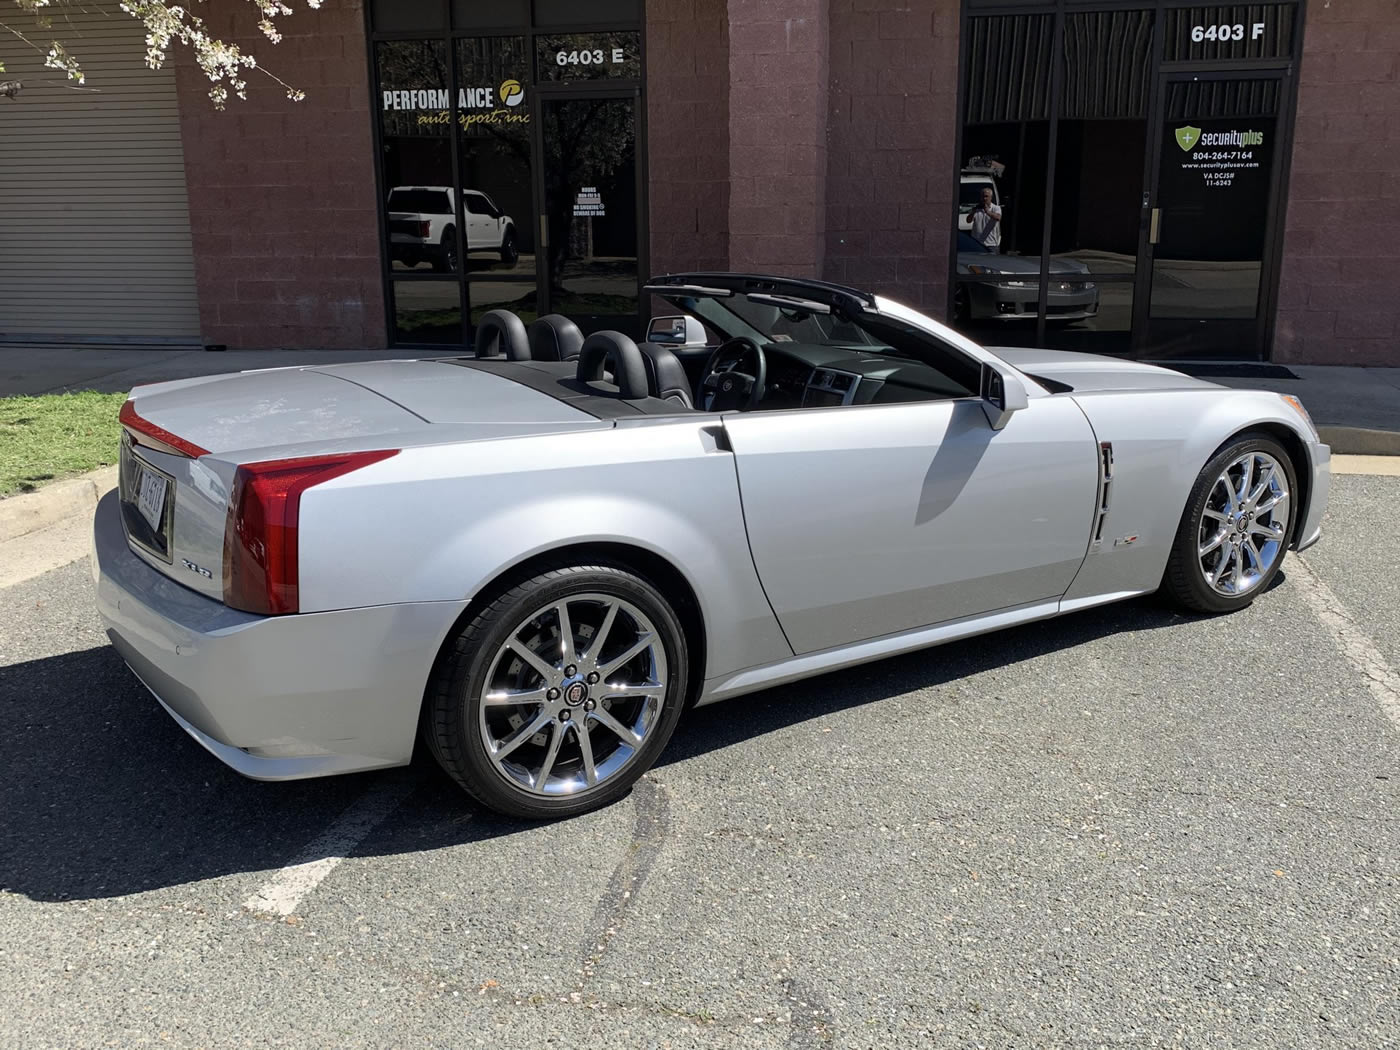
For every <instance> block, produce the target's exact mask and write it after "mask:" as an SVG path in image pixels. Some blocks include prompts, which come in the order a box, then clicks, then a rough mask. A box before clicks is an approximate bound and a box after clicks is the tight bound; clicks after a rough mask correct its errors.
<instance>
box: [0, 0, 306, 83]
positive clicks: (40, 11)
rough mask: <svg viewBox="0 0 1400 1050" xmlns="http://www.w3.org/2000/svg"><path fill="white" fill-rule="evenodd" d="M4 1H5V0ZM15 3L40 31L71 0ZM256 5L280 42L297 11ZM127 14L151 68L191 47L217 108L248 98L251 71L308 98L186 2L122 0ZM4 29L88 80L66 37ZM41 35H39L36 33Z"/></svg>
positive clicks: (277, 4)
mask: <svg viewBox="0 0 1400 1050" xmlns="http://www.w3.org/2000/svg"><path fill="white" fill-rule="evenodd" d="M0 2H3V0H0ZM10 2H12V3H14V4H16V5H17V6H18V7H19V9H20V10H21V11H23V12H24V13H25V14H27V15H28V16H30V17H31V18H32V19H33V21H34V24H35V27H36V28H37V29H42V30H44V31H45V33H44V35H45V36H48V35H49V34H48V30H50V29H52V27H53V15H54V14H55V13H57V12H60V11H62V9H63V8H64V7H66V6H67V3H66V0H10ZM191 2H192V3H193V4H195V5H199V4H203V3H204V2H205V0H191ZM245 2H246V3H249V4H251V5H252V6H253V7H254V8H256V9H257V12H258V15H259V18H258V29H260V30H261V31H262V34H263V36H265V37H267V39H268V40H269V41H270V42H271V43H273V44H277V43H280V42H281V40H282V33H281V31H280V30H279V29H278V26H277V19H279V18H282V17H285V16H287V15H290V14H293V13H294V11H295V9H294V8H293V7H292V6H291V4H289V3H284V2H283V0H245ZM304 2H305V5H306V7H308V8H310V9H311V10H316V9H317V8H319V7H320V6H321V4H322V0H304ZM118 6H119V7H120V8H121V10H122V11H123V12H125V13H126V14H128V15H130V16H131V17H132V18H134V19H136V21H138V22H140V23H141V25H142V26H143V27H144V29H145V30H146V65H148V66H149V67H150V68H152V69H160V68H161V67H162V66H163V65H164V64H165V61H166V59H167V57H169V54H170V49H171V47H172V45H183V46H185V47H188V48H189V49H190V52H191V53H192V54H193V56H194V60H195V64H196V65H198V66H199V68H200V71H201V72H203V73H204V75H205V76H207V77H208V78H209V80H210V83H211V84H212V85H213V86H212V87H210V89H209V98H210V99H211V100H212V101H213V103H214V106H215V108H217V109H223V108H224V105H225V103H227V102H228V98H229V95H230V93H232V94H233V95H236V96H237V97H238V98H240V99H247V97H248V93H247V92H248V81H247V73H248V72H249V71H252V72H254V73H261V74H262V75H263V76H265V77H269V78H271V79H272V80H274V81H276V83H277V84H279V85H280V86H281V87H282V89H283V90H284V91H286V93H287V97H288V98H289V99H291V100H292V101H293V102H300V101H302V99H304V98H306V92H304V91H302V90H301V89H300V88H296V87H293V86H292V85H291V84H288V83H287V82H286V81H285V80H283V79H282V78H281V77H279V76H277V75H276V74H275V73H272V72H271V71H269V70H268V69H265V68H264V67H263V66H260V65H259V64H258V61H257V58H256V57H255V56H254V55H250V54H248V53H246V52H244V51H243V50H242V49H241V48H239V46H238V45H237V44H230V43H228V42H227V41H224V40H220V39H219V38H218V37H216V36H214V35H212V34H211V33H210V32H209V27H208V25H207V24H206V23H205V21H204V19H202V18H201V17H199V15H197V14H196V13H195V12H194V10H193V9H192V8H191V7H188V6H185V5H182V4H172V3H166V2H164V0H122V2H121V3H119V4H118ZM0 29H4V30H6V31H8V32H9V33H10V34H11V35H12V36H14V37H16V38H17V39H19V41H20V42H21V43H23V44H25V45H27V46H29V47H31V48H33V49H34V50H36V51H38V52H40V53H41V54H43V55H44V65H45V66H47V67H48V68H49V69H56V70H59V71H61V72H63V73H65V74H66V75H67V77H68V79H69V80H71V81H75V82H77V83H78V84H84V83H86V82H87V77H86V76H85V74H84V73H83V70H82V66H81V65H80V64H79V62H78V59H77V57H76V56H75V55H73V54H71V53H70V52H69V51H68V49H67V48H66V47H65V46H64V45H63V43H62V41H59V40H54V39H50V41H49V45H48V47H47V49H45V48H44V47H43V45H41V44H37V43H35V42H34V41H33V40H31V39H30V38H29V36H27V35H26V34H25V33H24V32H22V31H21V30H19V29H16V28H15V27H14V26H11V25H9V24H7V23H5V22H0ZM34 35H36V36H37V35H38V34H34ZM4 71H5V66H4V64H3V62H0V73H3V72H4ZM10 83H11V84H13V85H14V92H13V93H12V94H11V95H10V97H11V98H13V97H14V95H15V94H18V92H19V87H20V86H21V85H20V84H19V82H18V81H11V82H10Z"/></svg>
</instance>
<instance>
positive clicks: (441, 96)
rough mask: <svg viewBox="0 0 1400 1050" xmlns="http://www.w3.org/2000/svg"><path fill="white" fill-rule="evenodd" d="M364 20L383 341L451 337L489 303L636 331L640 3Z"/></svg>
mask: <svg viewBox="0 0 1400 1050" xmlns="http://www.w3.org/2000/svg"><path fill="white" fill-rule="evenodd" d="M370 16H371V24H372V31H373V33H374V34H379V33H383V34H384V36H385V37H389V39H384V38H381V37H379V36H375V37H374V39H373V43H372V45H371V46H372V47H373V54H374V62H375V81H376V83H375V86H374V91H375V103H374V104H375V108H376V112H377V113H378V122H379V131H380V135H379V145H380V164H381V168H380V178H381V185H382V187H383V191H384V199H383V201H382V207H383V222H384V226H385V236H386V241H387V251H386V254H387V256H388V264H387V265H388V270H389V274H388V279H389V285H390V288H389V295H390V299H391V301H392V304H393V305H392V310H391V315H392V317H393V318H394V333H393V339H394V341H396V342H402V343H410V344H412V343H442V342H446V343H455V342H461V341H462V340H463V338H464V337H465V338H466V340H467V342H468V344H469V342H470V336H471V332H472V329H473V328H474V326H475V325H476V323H477V322H478V321H479V320H480V317H481V315H482V314H483V313H485V312H486V311H487V310H489V309H494V308H504V309H510V310H512V311H514V312H515V313H517V314H518V315H519V316H520V318H521V319H522V320H523V321H525V322H526V323H529V322H530V321H532V320H534V319H536V318H537V317H539V316H540V315H542V314H545V313H549V312H557V313H563V314H565V315H567V316H569V317H570V318H571V319H573V320H574V321H575V322H576V323H577V324H578V325H579V326H580V327H581V328H583V329H584V331H585V332H588V331H596V330H598V329H600V328H615V329H619V330H621V331H624V332H628V333H631V334H639V325H640V317H639V307H640V298H639V286H640V277H641V273H640V269H641V265H642V258H643V256H644V254H645V253H644V251H643V250H642V246H643V244H644V242H645V231H644V226H643V220H642V217H641V216H640V215H639V212H638V209H639V205H640V202H641V199H642V191H641V185H640V179H641V178H642V177H643V175H644V172H643V165H642V163H641V158H640V157H639V155H638V150H639V149H640V148H641V143H640V141H639V135H640V131H641V120H640V114H641V112H642V109H641V107H642V106H643V105H644V100H643V95H642V91H641V86H640V82H641V80H642V64H641V47H642V37H641V32H640V29H641V26H640V22H641V16H642V4H641V2H640V0H590V3H589V4H588V5H579V4H578V3H576V2H575V0H559V2H545V0H490V2H487V0H404V3H403V4H402V5H396V4H393V3H389V2H387V0H372V2H371V4H370ZM449 18H450V24H451V30H452V31H451V32H449V30H448V28H447V26H446V25H445V24H444V23H445V22H447V21H448V20H449ZM532 19H533V23H532ZM409 32H414V33H421V36H422V37H423V39H398V37H400V36H403V35H405V34H406V33H409ZM464 32H465V33H470V34H471V35H463V33H464Z"/></svg>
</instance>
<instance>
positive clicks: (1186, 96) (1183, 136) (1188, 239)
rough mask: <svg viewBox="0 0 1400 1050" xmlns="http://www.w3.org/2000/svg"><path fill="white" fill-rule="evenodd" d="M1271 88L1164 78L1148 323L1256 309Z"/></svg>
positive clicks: (1239, 315)
mask: <svg viewBox="0 0 1400 1050" xmlns="http://www.w3.org/2000/svg"><path fill="white" fill-rule="evenodd" d="M1278 94H1279V81H1277V80H1274V79H1268V80H1265V79H1260V80H1208V79H1197V80H1191V81H1177V82H1173V83H1170V84H1168V85H1167V99H1166V108H1167V112H1166V117H1167V120H1166V125H1165V127H1164V130H1163V139H1164V141H1163V143H1162V145H1161V157H1162V159H1161V167H1160V171H1159V173H1158V181H1157V186H1158V189H1157V203H1158V206H1159V207H1158V219H1157V224H1156V230H1155V231H1154V232H1155V234H1156V248H1155V251H1154V262H1153V269H1152V306H1151V317H1152V318H1153V319H1154V320H1155V319H1166V318H1176V319H1197V320H1199V319H1224V320H1228V319H1247V318H1252V317H1254V316H1255V312H1256V310H1257V307H1258V302H1259V279H1260V272H1261V268H1262V265H1263V256H1264V231H1265V228H1266V223H1265V220H1266V217H1267V210H1268V203H1269V184H1270V181H1271V179H1272V175H1273V158H1274V150H1275V148H1276V147H1275V141H1276V138H1277V130H1278V128H1277V126H1278V121H1277V113H1278ZM1168 327H1169V326H1168Z"/></svg>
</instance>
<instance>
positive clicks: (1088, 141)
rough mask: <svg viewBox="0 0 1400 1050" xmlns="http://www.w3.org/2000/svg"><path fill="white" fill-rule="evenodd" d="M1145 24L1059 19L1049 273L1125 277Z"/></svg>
mask: <svg viewBox="0 0 1400 1050" xmlns="http://www.w3.org/2000/svg"><path fill="white" fill-rule="evenodd" d="M1152 22H1153V13H1152V12H1151V11H1095V12H1074V13H1071V14H1068V15H1066V16H1065V29H1064V47H1063V51H1064V73H1063V82H1062V86H1061V90H1060V110H1059V120H1058V122H1057V125H1056V143H1055V187H1054V197H1055V199H1054V201H1053V202H1052V205H1051V215H1052V218H1051V222H1050V269H1051V272H1052V273H1054V274H1057V275H1059V274H1062V273H1063V274H1073V273H1075V272H1076V271H1077V272H1080V273H1096V274H1113V275H1118V276H1126V277H1131V276H1132V274H1133V272H1134V269H1135V267H1136V264H1137V252H1138V240H1139V235H1140V231H1141V226H1142V215H1143V206H1142V175H1143V168H1144V165H1145V161H1146V156H1147V101H1148V95H1149V93H1150V84H1151V69H1152ZM1046 316H1047V319H1048V318H1049V316H1050V315H1049V314H1048V313H1047V315H1046Z"/></svg>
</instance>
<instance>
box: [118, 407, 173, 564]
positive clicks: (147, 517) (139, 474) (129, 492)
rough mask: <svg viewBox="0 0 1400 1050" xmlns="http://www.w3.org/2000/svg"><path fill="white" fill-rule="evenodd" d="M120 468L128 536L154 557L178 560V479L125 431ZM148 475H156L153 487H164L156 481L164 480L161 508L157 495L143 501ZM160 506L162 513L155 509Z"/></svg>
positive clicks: (134, 543)
mask: <svg viewBox="0 0 1400 1050" xmlns="http://www.w3.org/2000/svg"><path fill="white" fill-rule="evenodd" d="M119 470H120V475H119V477H120V493H119V495H120V501H121V509H122V526H123V529H124V530H125V532H126V537H127V539H128V540H129V541H130V542H131V543H132V544H133V545H135V546H137V547H139V548H140V549H141V550H143V551H145V552H146V553H147V554H150V555H151V556H152V557H155V558H159V559H160V560H161V561H163V562H165V563H167V564H171V563H172V562H173V560H174V556H173V550H172V541H173V538H174V537H173V533H174V528H173V525H174V520H175V514H174V511H175V487H176V486H175V479H174V478H173V477H172V476H171V475H170V474H169V473H167V472H166V471H164V470H161V469H160V468H159V467H157V466H153V465H152V464H151V463H149V462H148V461H146V460H145V459H143V458H142V457H141V456H139V455H137V453H136V447H135V443H134V442H133V441H131V440H130V438H129V437H127V436H126V435H123V441H122V447H121V465H120V468H119ZM147 478H150V479H152V482H151V491H154V490H155V489H158V488H160V487H162V486H160V485H156V484H155V482H156V481H159V482H161V483H163V489H164V493H163V497H164V498H163V499H162V500H161V502H160V505H159V508H156V507H155V506H154V503H153V497H148V499H147V501H146V505H145V506H143V505H142V498H141V497H142V491H143V489H144V488H146V484H145V479H147ZM157 509H158V510H159V513H158V514H156V513H154V512H155V510H157ZM148 511H150V512H151V513H148Z"/></svg>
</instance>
